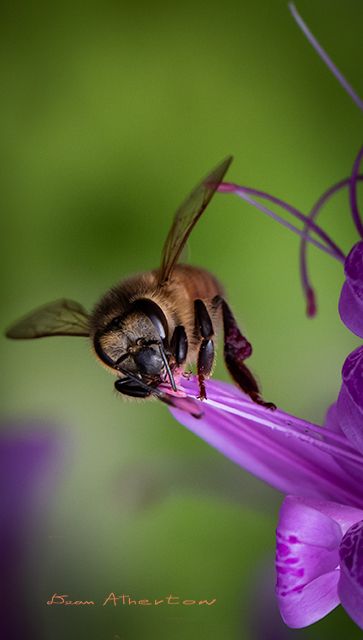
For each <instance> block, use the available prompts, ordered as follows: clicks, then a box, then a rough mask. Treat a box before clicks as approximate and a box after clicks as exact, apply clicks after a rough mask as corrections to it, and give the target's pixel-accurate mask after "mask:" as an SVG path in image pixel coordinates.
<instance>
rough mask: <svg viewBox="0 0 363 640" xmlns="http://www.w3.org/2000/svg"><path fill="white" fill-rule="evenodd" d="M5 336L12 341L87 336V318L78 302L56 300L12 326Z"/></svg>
mask: <svg viewBox="0 0 363 640" xmlns="http://www.w3.org/2000/svg"><path fill="white" fill-rule="evenodd" d="M6 336H7V337H8V338H13V339H14V340H26V339H30V338H43V337H45V336H89V316H88V314H87V312H86V310H85V309H84V308H83V307H82V305H80V304H78V302H74V301H73V300H57V302H51V303H50V304H47V305H46V306H45V307H41V308H40V309H37V310H36V311H33V313H29V314H28V315H27V316H26V317H25V318H23V319H22V320H19V322H17V323H16V324H13V325H12V326H11V327H10V328H9V329H8V330H7V332H6Z"/></svg>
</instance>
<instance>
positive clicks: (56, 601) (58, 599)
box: [47, 593, 94, 604]
mask: <svg viewBox="0 0 363 640" xmlns="http://www.w3.org/2000/svg"><path fill="white" fill-rule="evenodd" d="M64 598H68V596H67V595H65V596H57V594H56V593H55V594H54V596H53V598H52V599H51V600H48V602H47V604H94V602H93V601H92V600H89V601H88V600H85V601H84V602H83V601H82V600H75V602H72V600H67V601H66V602H65V601H64Z"/></svg>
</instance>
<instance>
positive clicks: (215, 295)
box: [6, 156, 275, 417]
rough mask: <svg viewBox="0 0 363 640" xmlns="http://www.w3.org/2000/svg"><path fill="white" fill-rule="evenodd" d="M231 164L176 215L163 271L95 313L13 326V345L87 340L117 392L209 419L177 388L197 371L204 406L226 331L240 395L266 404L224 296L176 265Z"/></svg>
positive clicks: (54, 310)
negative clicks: (216, 348) (153, 399)
mask: <svg viewBox="0 0 363 640" xmlns="http://www.w3.org/2000/svg"><path fill="white" fill-rule="evenodd" d="M231 162H232V156H230V157H228V158H226V159H225V160H224V161H223V162H222V163H221V164H220V165H219V166H218V167H217V168H216V169H214V171H212V172H211V173H209V174H208V175H207V176H206V177H205V178H204V179H203V180H202V181H201V182H200V183H199V184H198V185H197V186H196V187H195V189H194V190H193V191H192V192H191V194H190V195H189V196H188V197H187V198H186V200H185V201H184V202H183V203H182V205H181V206H180V207H179V209H178V210H177V212H176V214H175V216H174V220H173V224H172V226H171V229H170V231H169V234H168V236H167V238H166V241H165V244H164V248H163V251H162V258H161V265H160V267H159V269H156V270H154V271H146V272H144V273H141V274H139V275H136V276H134V277H131V278H129V279H127V280H124V281H123V282H120V283H119V284H117V285H116V286H114V287H112V288H111V289H110V290H109V291H108V292H107V293H106V294H105V295H104V296H103V297H102V298H101V299H100V301H99V302H98V303H97V304H96V305H95V307H94V309H93V311H92V313H91V314H88V313H87V311H86V310H85V309H84V308H83V306H82V305H80V304H78V303H77V302H74V301H72V300H66V299H64V300H58V301H56V302H52V303H50V304H48V305H46V306H44V307H41V308H40V309H38V310H36V311H34V312H33V313H30V314H29V315H27V316H26V317H25V318H23V319H22V320H20V321H19V322H17V323H16V324H14V325H12V326H11V327H10V328H9V329H8V331H7V332H6V335H7V337H8V338H12V339H16V340H17V339H31V338H42V337H45V336H59V335H63V336H64V335H65V336H84V337H88V338H89V339H90V341H91V344H92V348H93V351H94V353H95V355H96V357H97V358H98V359H99V360H100V361H101V363H102V365H104V366H105V367H106V368H107V369H108V370H109V371H111V372H112V373H113V374H115V375H116V381H115V388H116V390H117V391H118V392H119V393H121V394H124V395H126V396H131V397H134V398H150V397H157V398H158V399H159V400H161V401H162V402H165V403H166V404H168V405H170V406H172V407H175V408H178V409H181V410H184V411H188V412H189V413H191V415H193V416H194V417H201V415H203V412H202V410H201V409H200V407H201V404H200V403H198V402H196V401H195V400H193V399H192V398H190V397H185V394H184V392H182V391H181V390H180V389H178V385H177V383H178V381H179V380H180V376H181V375H184V376H188V373H187V368H188V367H189V365H191V364H195V365H196V374H197V380H198V385H199V396H198V399H199V400H204V399H205V398H206V388H205V379H206V378H208V376H209V375H210V374H211V371H212V367H213V362H214V339H215V337H216V335H217V333H218V332H219V331H220V330H221V329H222V327H223V332H224V360H225V364H226V367H227V370H228V371H229V373H230V375H231V376H232V378H233V380H234V381H235V382H236V383H237V385H238V386H239V388H240V389H242V391H244V392H245V393H246V394H248V395H249V397H250V398H251V399H252V400H253V402H256V403H257V404H259V405H263V406H264V407H266V408H269V409H272V410H273V409H274V408H275V405H274V404H273V403H271V402H265V401H264V400H263V399H262V397H261V395H260V392H259V388H258V385H257V382H256V380H255V378H254V377H253V375H252V373H251V372H250V371H249V369H248V368H247V367H246V365H245V364H244V361H245V360H246V359H247V358H248V357H249V356H250V355H251V353H252V347H251V345H250V343H249V342H248V341H247V340H246V338H245V337H244V336H243V335H242V334H241V332H240V330H239V328H238V326H237V323H236V321H235V319H234V317H233V314H232V312H231V310H230V308H229V306H228V304H227V302H226V300H225V294H224V289H223V287H222V285H221V284H220V282H219V281H218V280H217V278H215V276H214V275H212V274H211V273H210V272H209V271H206V270H205V269H202V268H200V267H194V266H190V265H187V264H178V259H179V257H180V254H181V252H182V249H183V247H184V245H185V243H186V242H187V239H188V237H189V235H190V233H191V231H192V229H193V227H194V225H195V224H196V223H197V221H198V220H199V218H200V216H201V215H202V213H203V211H204V209H205V208H206V206H207V205H208V203H209V202H210V200H211V198H212V196H213V194H214V193H215V191H216V190H217V189H218V186H219V185H220V183H221V182H222V180H223V178H224V175H225V173H226V171H227V169H228V167H229V165H230V163H231Z"/></svg>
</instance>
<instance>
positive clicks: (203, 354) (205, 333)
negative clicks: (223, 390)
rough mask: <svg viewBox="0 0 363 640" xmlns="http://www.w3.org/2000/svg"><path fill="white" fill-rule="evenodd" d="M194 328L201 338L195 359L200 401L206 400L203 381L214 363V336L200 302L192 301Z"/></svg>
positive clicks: (204, 309) (208, 316) (210, 322)
mask: <svg viewBox="0 0 363 640" xmlns="http://www.w3.org/2000/svg"><path fill="white" fill-rule="evenodd" d="M194 313H195V326H196V329H197V330H199V332H200V334H201V336H202V343H201V345H200V349H199V353H198V359H197V378H198V384H199V390H200V396H199V399H200V400H205V399H206V397H207V396H206V392H205V384H204V379H205V378H206V377H208V376H209V374H210V372H211V371H212V367H213V362H214V344H213V340H212V337H213V335H214V330H213V324H212V320H211V318H210V315H209V313H208V311H207V307H206V306H205V304H204V302H203V301H202V300H195V301H194Z"/></svg>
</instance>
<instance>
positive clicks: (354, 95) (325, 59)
mask: <svg viewBox="0 0 363 640" xmlns="http://www.w3.org/2000/svg"><path fill="white" fill-rule="evenodd" d="M289 9H290V11H291V13H292V16H293V18H294V20H295V22H296V23H297V24H298V25H299V27H300V29H301V31H302V32H303V33H304V34H305V36H306V37H307V39H308V40H309V42H310V44H311V45H312V46H313V47H314V49H315V51H316V53H317V54H318V55H319V56H320V57H321V59H322V60H323V62H325V64H326V66H327V67H328V69H330V71H331V72H332V74H333V75H334V76H335V77H336V79H337V80H338V82H340V84H341V85H342V87H343V89H345V91H346V92H347V94H348V95H349V96H350V97H351V98H352V100H353V102H355V104H356V105H357V107H358V108H359V109H360V110H361V111H363V101H362V100H361V98H360V97H359V95H358V94H357V93H356V92H355V91H354V89H353V87H352V86H351V85H350V84H349V82H348V81H347V80H346V79H345V77H344V76H343V74H342V73H341V72H340V71H339V69H338V67H337V66H336V65H335V64H334V62H333V61H332V60H331V58H329V56H328V54H327V53H326V52H325V51H324V49H323V47H322V46H321V45H320V44H319V42H318V41H317V39H316V38H315V37H314V36H313V34H312V33H311V31H310V29H309V27H308V26H307V25H306V24H305V22H304V20H303V19H302V17H301V16H300V14H299V13H298V11H297V10H296V7H295V5H294V4H293V2H290V3H289Z"/></svg>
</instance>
